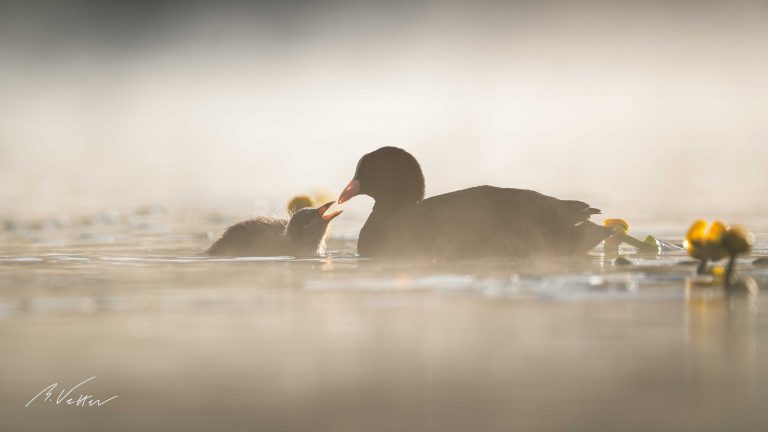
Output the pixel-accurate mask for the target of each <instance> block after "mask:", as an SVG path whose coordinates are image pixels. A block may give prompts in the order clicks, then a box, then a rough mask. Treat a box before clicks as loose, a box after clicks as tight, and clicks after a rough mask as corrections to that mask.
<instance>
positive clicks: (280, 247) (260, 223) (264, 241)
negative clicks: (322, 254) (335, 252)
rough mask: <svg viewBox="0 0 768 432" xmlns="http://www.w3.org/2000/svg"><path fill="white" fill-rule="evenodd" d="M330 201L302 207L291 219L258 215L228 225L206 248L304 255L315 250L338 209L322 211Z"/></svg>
mask: <svg viewBox="0 0 768 432" xmlns="http://www.w3.org/2000/svg"><path fill="white" fill-rule="evenodd" d="M333 203H334V202H333V201H331V202H329V203H327V204H325V205H323V206H320V207H318V208H303V209H300V210H298V211H296V212H295V213H293V215H292V216H291V219H290V220H286V219H275V218H268V217H257V218H254V219H249V220H246V221H243V222H238V223H236V224H234V225H232V226H231V227H229V228H227V230H226V231H225V232H224V234H223V235H222V236H221V238H220V239H218V240H216V242H215V243H213V245H211V247H210V248H209V249H208V250H207V251H206V253H207V254H209V255H224V256H275V255H290V256H306V255H314V254H317V251H318V250H319V249H320V248H321V247H322V245H323V242H324V240H325V234H326V231H327V229H328V224H329V223H330V222H331V220H333V218H335V217H336V216H338V215H340V214H341V210H339V211H336V212H333V213H329V214H325V213H326V212H327V211H328V208H330V207H331V205H333Z"/></svg>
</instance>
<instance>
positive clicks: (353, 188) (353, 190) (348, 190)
mask: <svg viewBox="0 0 768 432" xmlns="http://www.w3.org/2000/svg"><path fill="white" fill-rule="evenodd" d="M359 193H360V181H359V180H357V179H352V181H350V182H349V184H348V185H347V187H345V188H344V190H343V191H341V195H339V201H338V203H339V204H343V203H345V202H347V201H349V200H350V198H352V197H353V196H355V195H357V194H359Z"/></svg>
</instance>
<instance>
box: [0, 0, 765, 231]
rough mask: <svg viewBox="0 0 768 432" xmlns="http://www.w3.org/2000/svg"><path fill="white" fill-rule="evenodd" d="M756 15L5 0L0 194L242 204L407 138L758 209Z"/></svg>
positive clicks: (315, 184)
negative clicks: (21, 0) (15, 0)
mask: <svg viewBox="0 0 768 432" xmlns="http://www.w3.org/2000/svg"><path fill="white" fill-rule="evenodd" d="M766 18H768V6H766V3H765V2H760V1H728V2H706V1H676V2H661V1H642V2H618V1H588V2H583V1H579V2H576V1H535V2H494V1H474V2H457V1H444V0H441V1H437V0H435V1H410V0H409V1H396V2H394V1H388V2H344V1H312V2H309V1H308V2H285V1H261V2H224V3H222V2H215V3H214V2H167V1H166V2H103V1H68V2H19V3H18V4H11V3H3V4H2V12H0V113H2V115H0V203H2V205H0V213H1V214H3V215H11V216H14V215H17V216H18V215H24V214H28V213H35V214H41V213H42V214H48V213H57V212H78V211H91V210H103V209H104V208H117V209H123V208H129V207H131V206H135V205H141V204H146V203H163V204H164V205H166V206H169V207H186V208H216V209H231V210H234V211H238V212H250V211H254V210H255V209H261V208H264V207H265V206H264V205H260V204H258V203H260V202H262V203H263V202H264V200H266V202H268V203H271V204H274V203H278V202H284V200H285V199H286V198H287V197H288V196H289V195H290V194H293V193H297V192H308V191H312V190H315V189H318V188H320V189H327V190H329V191H330V192H332V193H334V194H335V193H337V192H338V191H339V190H340V189H341V188H342V187H343V186H344V184H345V183H346V181H347V180H348V179H349V177H350V176H351V175H352V172H353V170H354V167H355V163H356V161H357V159H358V158H359V157H360V155H361V154H363V153H365V152H367V151H370V150H373V149H375V148H377V147H379V146H383V145H397V146H401V147H404V148H407V149H408V150H410V151H412V152H413V153H414V154H415V155H416V156H417V157H418V158H419V159H420V161H421V162H422V165H423V167H424V169H425V173H426V175H427V183H428V194H436V193H441V192H446V191H449V190H452V189H457V188H462V187H468V186H472V185H475V184H480V183H490V184H496V185H504V186H513V187H523V188H532V189H537V190H539V191H541V192H544V193H547V194H551V195H555V196H559V197H563V198H576V199H583V200H588V201H590V202H591V203H592V204H593V205H595V206H598V207H601V208H603V209H604V210H606V212H607V213H614V214H615V213H621V215H623V216H627V214H626V213H627V212H630V213H631V212H632V211H635V210H636V209H643V210H644V211H651V212H660V213H661V212H666V213H669V214H675V215H679V214H682V213H686V214H687V213H691V214H693V213H697V212H702V211H703V212H704V213H707V214H702V216H711V215H713V213H714V215H717V213H719V212H725V211H726V210H727V211H728V212H744V213H753V212H759V211H761V210H765V209H766V206H767V204H766V203H765V201H764V199H763V198H764V196H765V191H766V186H767V185H768V171H766V169H765V167H766V166H768V152H767V151H766V150H765V149H766V144H767V142H768V122H766V121H765V119H766V118H768V84H766V83H767V82H768V81H766V79H765V77H766V76H768V37H767V36H768V28H767V27H766V26H765V22H766ZM761 199H762V201H761ZM756 201H757V202H756ZM370 205H371V203H370V200H363V199H359V200H353V202H352V203H350V206H351V208H352V209H355V208H357V209H358V210H359V211H360V213H361V214H363V213H364V210H365V208H367V206H370ZM267 207H268V205H267ZM681 212H682V213H681ZM681 218H682V217H681ZM686 222H687V220H686Z"/></svg>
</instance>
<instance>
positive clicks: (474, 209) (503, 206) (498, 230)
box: [358, 186, 610, 258]
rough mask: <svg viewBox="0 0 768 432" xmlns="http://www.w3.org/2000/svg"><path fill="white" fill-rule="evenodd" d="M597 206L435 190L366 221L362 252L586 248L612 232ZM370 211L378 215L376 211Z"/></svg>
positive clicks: (517, 252)
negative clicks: (599, 220) (600, 222)
mask: <svg viewBox="0 0 768 432" xmlns="http://www.w3.org/2000/svg"><path fill="white" fill-rule="evenodd" d="M595 213H599V210H597V209H593V208H591V207H589V205H588V204H586V203H583V202H579V201H563V200H559V199H557V198H553V197H549V196H546V195H542V194H540V193H538V192H534V191H530V190H522V189H508V188H499V187H494V186H477V187H473V188H470V189H464V190H460V191H456V192H451V193H447V194H443V195H438V196H434V197H431V198H427V199H425V200H423V201H420V202H418V203H416V204H413V205H411V206H408V207H406V208H404V209H402V210H400V211H398V212H396V213H394V214H393V215H391V216H390V217H385V218H383V219H382V221H381V222H380V223H378V222H376V220H377V219H378V217H376V218H375V219H374V220H372V221H371V223H370V224H369V223H366V226H365V227H364V228H363V231H362V232H361V233H360V239H359V243H358V251H359V253H361V254H363V255H371V256H377V255H389V256H397V255H404V256H418V257H424V258H431V257H438V258H465V257H493V256H506V257H524V256H530V255H539V254H559V255H561V254H571V253H576V252H584V251H586V250H588V249H590V248H592V247H594V246H595V245H597V244H598V243H600V242H601V241H602V240H603V239H604V238H606V237H608V235H610V231H608V230H606V229H604V228H603V227H600V226H597V225H595V224H593V223H591V222H588V219H589V217H590V216H591V215H592V214H595ZM371 216H372V217H374V216H377V215H375V214H372V215H371Z"/></svg>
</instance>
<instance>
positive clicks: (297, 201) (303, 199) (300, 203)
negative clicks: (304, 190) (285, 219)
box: [287, 195, 315, 215]
mask: <svg viewBox="0 0 768 432" xmlns="http://www.w3.org/2000/svg"><path fill="white" fill-rule="evenodd" d="M314 206H315V199H314V198H312V197H311V196H309V195H296V196H294V197H293V198H291V200H290V201H288V205H287V210H288V214H289V215H292V214H294V213H296V212H297V211H299V210H301V209H303V208H306V207H314Z"/></svg>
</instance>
